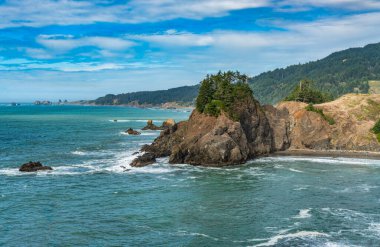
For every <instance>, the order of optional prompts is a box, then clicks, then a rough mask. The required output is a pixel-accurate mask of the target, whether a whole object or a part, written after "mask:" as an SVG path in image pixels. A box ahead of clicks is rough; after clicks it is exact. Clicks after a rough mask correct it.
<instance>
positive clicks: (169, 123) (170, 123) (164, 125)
mask: <svg viewBox="0 0 380 247" xmlns="http://www.w3.org/2000/svg"><path fill="white" fill-rule="evenodd" d="M173 125H175V121H174V119H171V118H169V119H167V120H166V121H164V122H163V123H162V126H161V127H162V128H169V127H171V126H173Z"/></svg>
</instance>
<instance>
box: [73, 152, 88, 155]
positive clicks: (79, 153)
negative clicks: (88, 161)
mask: <svg viewBox="0 0 380 247" xmlns="http://www.w3.org/2000/svg"><path fill="white" fill-rule="evenodd" d="M71 154H75V155H86V152H83V151H72V152H71Z"/></svg>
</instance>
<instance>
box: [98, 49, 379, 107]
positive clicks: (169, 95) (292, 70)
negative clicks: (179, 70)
mask: <svg viewBox="0 0 380 247" xmlns="http://www.w3.org/2000/svg"><path fill="white" fill-rule="evenodd" d="M302 79H309V80H312V81H314V86H315V87H316V88H317V89H319V90H322V91H325V92H329V93H330V94H332V96H334V97H338V96H341V95H343V94H346V93H352V92H359V93H368V92H372V93H375V92H378V91H379V83H378V81H379V80H380V43H377V44H371V45H367V46H365V47H363V48H351V49H347V50H344V51H340V52H335V53H333V54H331V55H329V56H328V57H326V58H323V59H321V60H318V61H315V62H309V63H306V64H299V65H292V66H289V67H287V68H283V69H276V70H273V71H269V72H265V73H262V74H260V75H258V76H255V77H252V78H250V79H249V84H250V86H251V88H252V90H253V94H254V96H255V98H256V99H258V100H259V101H260V102H261V103H270V104H275V103H277V102H279V101H281V100H282V99H283V98H284V97H285V96H287V95H289V93H290V92H291V91H292V90H293V88H294V87H295V85H296V84H297V83H298V82H299V81H300V80H302ZM369 81H370V83H369ZM198 89H199V85H194V86H185V87H178V88H172V89H168V90H159V91H144V92H135V93H126V94H119V95H113V94H109V95H106V96H104V97H101V98H98V99H96V100H94V101H91V102H90V103H94V104H98V105H114V104H116V105H121V104H136V103H137V102H138V103H139V104H148V105H161V104H163V103H166V102H180V103H187V104H190V103H193V102H194V99H195V97H196V95H197V94H198Z"/></svg>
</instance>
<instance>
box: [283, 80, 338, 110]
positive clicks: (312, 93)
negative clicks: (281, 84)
mask: <svg viewBox="0 0 380 247" xmlns="http://www.w3.org/2000/svg"><path fill="white" fill-rule="evenodd" d="M284 100H285V101H299V102H304V103H310V104H320V103H324V102H327V101H331V100H332V97H331V95H329V94H327V93H323V92H321V91H319V90H317V89H315V88H314V87H313V82H312V81H310V80H302V81H300V83H299V85H297V86H296V87H295V88H294V90H293V91H292V92H291V93H290V95H288V96H287V97H286V98H285V99H284Z"/></svg>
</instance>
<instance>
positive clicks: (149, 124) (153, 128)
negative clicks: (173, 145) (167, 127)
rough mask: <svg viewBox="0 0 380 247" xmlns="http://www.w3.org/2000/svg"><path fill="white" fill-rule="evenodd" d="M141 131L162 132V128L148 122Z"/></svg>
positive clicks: (150, 121) (151, 121)
mask: <svg viewBox="0 0 380 247" xmlns="http://www.w3.org/2000/svg"><path fill="white" fill-rule="evenodd" d="M142 130H162V128H160V127H158V126H156V125H155V124H154V123H153V120H148V122H147V123H146V126H145V127H144V128H142Z"/></svg>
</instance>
